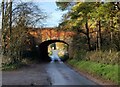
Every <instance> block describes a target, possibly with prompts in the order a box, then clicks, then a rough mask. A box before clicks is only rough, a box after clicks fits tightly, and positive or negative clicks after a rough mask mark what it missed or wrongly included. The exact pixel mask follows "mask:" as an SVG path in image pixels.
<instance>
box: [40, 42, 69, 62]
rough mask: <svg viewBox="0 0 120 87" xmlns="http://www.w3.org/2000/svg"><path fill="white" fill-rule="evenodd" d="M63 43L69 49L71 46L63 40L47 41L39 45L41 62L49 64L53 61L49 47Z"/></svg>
mask: <svg viewBox="0 0 120 87" xmlns="http://www.w3.org/2000/svg"><path fill="white" fill-rule="evenodd" d="M56 42H61V43H64V44H66V45H67V46H68V47H69V44H68V43H66V42H65V41H62V40H47V41H44V42H42V43H41V44H39V59H40V61H45V62H49V61H51V59H50V57H49V55H48V46H49V45H50V44H52V43H56Z"/></svg>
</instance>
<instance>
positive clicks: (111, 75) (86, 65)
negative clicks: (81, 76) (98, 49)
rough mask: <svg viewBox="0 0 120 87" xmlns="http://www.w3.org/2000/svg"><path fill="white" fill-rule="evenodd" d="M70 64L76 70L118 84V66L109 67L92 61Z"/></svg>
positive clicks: (71, 62) (72, 62)
mask: <svg viewBox="0 0 120 87" xmlns="http://www.w3.org/2000/svg"><path fill="white" fill-rule="evenodd" d="M68 64H70V65H72V66H74V67H75V68H77V69H79V70H82V71H85V72H88V73H90V74H94V75H97V76H99V77H100V78H101V77H102V78H103V79H105V80H111V81H113V82H115V83H116V84H118V78H119V77H118V65H117V64H116V65H110V64H109V65H108V64H103V63H96V62H92V61H83V60H80V61H78V60H75V59H72V60H69V61H68Z"/></svg>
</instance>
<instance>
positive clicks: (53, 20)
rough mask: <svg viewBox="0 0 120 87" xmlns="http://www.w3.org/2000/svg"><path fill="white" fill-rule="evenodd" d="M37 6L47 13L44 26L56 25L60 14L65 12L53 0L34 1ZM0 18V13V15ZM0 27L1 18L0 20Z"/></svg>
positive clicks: (60, 16) (59, 19)
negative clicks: (49, 0)
mask: <svg viewBox="0 0 120 87" xmlns="http://www.w3.org/2000/svg"><path fill="white" fill-rule="evenodd" d="M0 1H1V0H0ZM34 3H35V4H36V5H38V6H39V8H41V9H43V12H45V13H46V14H47V19H46V20H45V21H44V22H43V24H44V25H45V26H44V27H57V26H58V25H59V23H60V21H61V19H62V15H63V14H64V13H66V11H64V12H63V11H61V10H60V9H58V7H57V6H56V3H55V0H53V1H51V2H47V1H42V2H40V1H39V2H38V1H34ZM0 19H1V15H0ZM0 27H1V20H0Z"/></svg>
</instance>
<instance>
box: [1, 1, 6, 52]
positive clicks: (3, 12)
mask: <svg viewBox="0 0 120 87" xmlns="http://www.w3.org/2000/svg"><path fill="white" fill-rule="evenodd" d="M3 31H4V0H2V31H1V32H2V33H1V34H2V50H3V53H5V48H4V42H5V41H4V38H3Z"/></svg>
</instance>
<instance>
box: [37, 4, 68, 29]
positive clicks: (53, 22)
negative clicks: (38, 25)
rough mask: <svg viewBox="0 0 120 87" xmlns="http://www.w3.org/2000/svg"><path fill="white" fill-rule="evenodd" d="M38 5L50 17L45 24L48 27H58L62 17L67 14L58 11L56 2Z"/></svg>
mask: <svg viewBox="0 0 120 87" xmlns="http://www.w3.org/2000/svg"><path fill="white" fill-rule="evenodd" d="M37 5H38V6H39V7H40V8H42V9H43V11H44V12H46V13H47V16H48V17H47V20H46V21H45V22H44V24H45V25H46V27H57V26H58V25H59V23H60V22H61V19H62V15H63V14H64V13H66V11H64V12H63V11H61V10H60V9H58V7H57V6H56V3H55V2H38V4H37Z"/></svg>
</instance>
